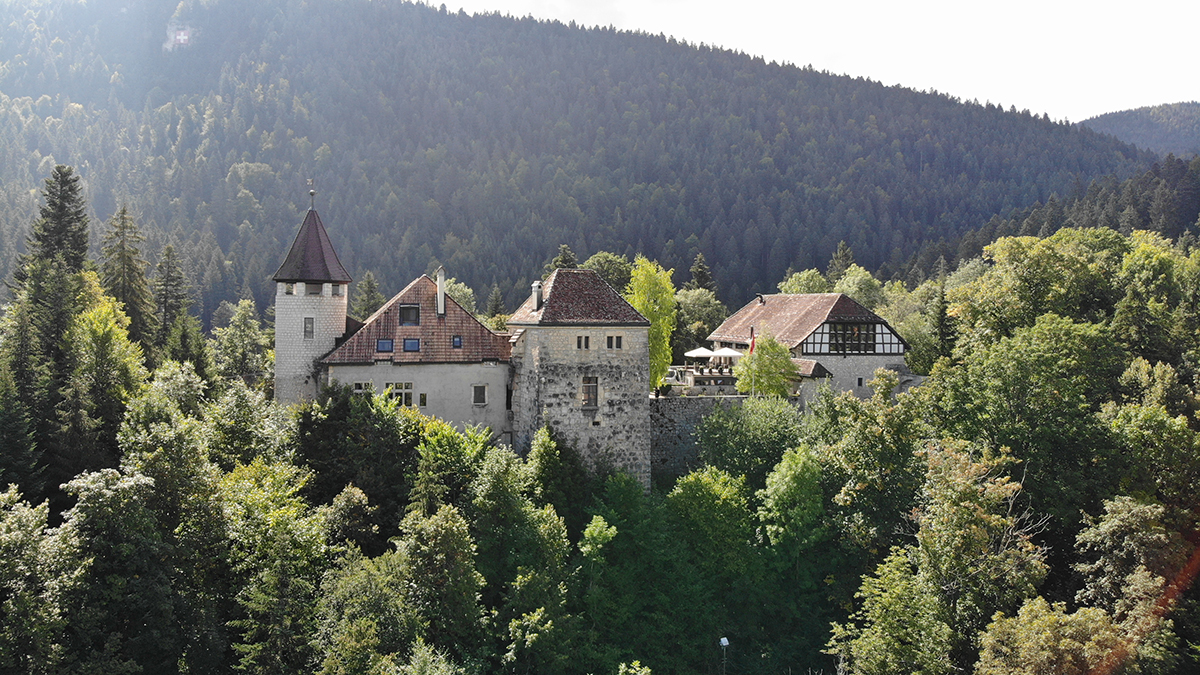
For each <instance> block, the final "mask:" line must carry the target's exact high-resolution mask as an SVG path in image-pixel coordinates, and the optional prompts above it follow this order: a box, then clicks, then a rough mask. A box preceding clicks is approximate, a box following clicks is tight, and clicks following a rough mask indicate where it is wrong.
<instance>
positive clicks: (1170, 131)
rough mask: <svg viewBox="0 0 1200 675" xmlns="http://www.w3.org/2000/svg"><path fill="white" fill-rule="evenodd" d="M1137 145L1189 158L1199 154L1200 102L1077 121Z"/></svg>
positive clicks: (1175, 104)
mask: <svg viewBox="0 0 1200 675" xmlns="http://www.w3.org/2000/svg"><path fill="white" fill-rule="evenodd" d="M1080 124H1082V125H1083V126H1086V127H1088V128H1089V129H1094V130H1096V131H1099V132H1101V133H1105V134H1112V135H1113V136H1116V137H1117V138H1119V139H1121V140H1122V141H1125V142H1126V143H1132V144H1134V145H1136V146H1138V147H1142V148H1148V149H1150V150H1153V151H1155V152H1158V153H1162V154H1164V155H1165V154H1167V153H1174V154H1175V155H1177V156H1179V157H1182V158H1185V159H1186V158H1188V157H1191V156H1192V155H1198V154H1200V102H1197V101H1185V102H1182V103H1167V104H1164V105H1156V106H1147V107H1144V108H1136V109H1134V110H1122V111H1120V112H1113V113H1108V114H1105V115H1098V116H1096V117H1092V118H1090V119H1086V120H1084V121H1082V122H1080Z"/></svg>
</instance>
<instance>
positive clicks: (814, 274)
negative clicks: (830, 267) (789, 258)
mask: <svg viewBox="0 0 1200 675" xmlns="http://www.w3.org/2000/svg"><path fill="white" fill-rule="evenodd" d="M778 288H779V292H780V293H788V294H799V293H828V292H829V291H831V290H832V287H831V286H830V285H829V282H828V281H826V279H825V275H824V274H821V270H818V269H807V270H804V271H803V272H796V273H795V274H793V275H792V276H790V277H788V278H786V279H784V280H783V281H781V282H779V285H778Z"/></svg>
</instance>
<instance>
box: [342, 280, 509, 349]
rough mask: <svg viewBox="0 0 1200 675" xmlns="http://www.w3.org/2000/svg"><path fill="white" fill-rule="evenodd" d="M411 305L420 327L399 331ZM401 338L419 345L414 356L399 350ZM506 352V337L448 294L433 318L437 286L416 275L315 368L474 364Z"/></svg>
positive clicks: (403, 327)
mask: <svg viewBox="0 0 1200 675" xmlns="http://www.w3.org/2000/svg"><path fill="white" fill-rule="evenodd" d="M413 305H415V306H417V307H418V308H419V309H420V324H419V325H416V326H401V325H400V308H401V307H405V306H409V307H411V306H413ZM455 335H457V336H460V337H461V338H462V347H460V348H457V349H455V348H454V347H453V345H452V344H451V338H453V337H454V336H455ZM405 338H410V339H411V338H416V339H418V340H420V341H421V349H420V351H415V352H406V351H404V340H405ZM378 340H392V351H391V352H377V351H376V347H377V346H378ZM511 352H512V348H511V346H510V345H509V343H508V335H507V334H504V333H493V332H492V331H491V330H489V329H488V327H487V326H484V325H483V324H481V323H480V322H479V320H478V319H476V318H475V317H474V316H472V315H471V313H470V312H468V311H467V310H465V309H463V308H462V306H460V305H459V304H458V303H457V302H455V301H454V298H452V297H450V295H446V315H445V316H438V315H437V282H436V281H434V280H433V279H430V278H429V277H427V276H425V275H421V276H420V277H417V278H416V279H415V280H413V282H412V283H410V284H409V285H408V286H407V287H405V289H404V290H402V291H400V292H399V293H397V294H396V295H395V296H393V297H392V299H391V300H388V301H387V302H386V303H384V305H383V306H382V307H380V308H379V310H378V311H376V312H375V313H374V314H372V315H371V316H370V317H369V318H368V319H367V321H366V323H365V325H363V327H362V328H360V329H359V330H358V332H356V333H354V335H351V336H350V337H348V338H346V341H345V342H343V343H342V344H341V345H339V346H338V347H336V348H334V350H333V351H332V352H330V353H329V355H328V356H326V357H325V358H323V359H321V363H325V364H334V365H337V364H342V365H346V364H353V363H359V364H361V363H375V362H376V361H391V362H392V363H398V364H404V363H480V362H483V361H507V360H508V357H509V354H510V353H511Z"/></svg>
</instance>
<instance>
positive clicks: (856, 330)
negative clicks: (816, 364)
mask: <svg viewBox="0 0 1200 675" xmlns="http://www.w3.org/2000/svg"><path fill="white" fill-rule="evenodd" d="M877 331H879V332H890V331H887V329H886V328H885V327H884V326H883V325H882V324H875V323H826V324H821V326H820V327H818V328H817V330H815V331H813V334H812V335H810V336H809V337H808V339H806V340H805V341H804V343H803V345H802V346H801V351H802V352H803V353H805V354H874V353H876V351H877V348H876V347H877V345H876V333H877ZM894 346H895V347H897V348H900V350H901V351H898V352H891V351H888V349H890V347H885V349H884V350H882V351H884V352H886V353H900V354H902V353H903V345H902V344H901V343H900V342H899V341H898V340H897V341H896V343H895V345H894Z"/></svg>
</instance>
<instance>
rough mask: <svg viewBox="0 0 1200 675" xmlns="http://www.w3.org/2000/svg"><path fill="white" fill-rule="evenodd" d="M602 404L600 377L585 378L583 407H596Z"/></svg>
mask: <svg viewBox="0 0 1200 675" xmlns="http://www.w3.org/2000/svg"><path fill="white" fill-rule="evenodd" d="M599 405H600V379H599V378H596V377H585V378H583V407H585V408H595V407H597V406H599Z"/></svg>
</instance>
